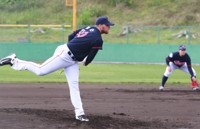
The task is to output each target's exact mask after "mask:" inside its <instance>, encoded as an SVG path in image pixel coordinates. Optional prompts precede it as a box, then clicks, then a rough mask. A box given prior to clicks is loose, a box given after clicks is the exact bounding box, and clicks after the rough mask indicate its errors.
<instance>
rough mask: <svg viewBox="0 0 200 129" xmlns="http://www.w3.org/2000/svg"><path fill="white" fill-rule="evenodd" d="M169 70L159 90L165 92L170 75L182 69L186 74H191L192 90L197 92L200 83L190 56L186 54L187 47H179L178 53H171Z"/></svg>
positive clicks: (167, 59)
mask: <svg viewBox="0 0 200 129" xmlns="http://www.w3.org/2000/svg"><path fill="white" fill-rule="evenodd" d="M166 64H167V68H166V70H165V73H164V75H163V78H162V84H161V86H160V87H159V90H164V86H165V83H166V82H167V79H168V77H169V75H170V74H171V73H172V72H173V71H174V70H176V69H180V70H182V71H184V72H186V73H189V74H190V76H191V81H192V89H193V90H197V89H198V88H199V87H198V83H197V80H196V72H195V70H194V69H193V68H192V64H191V59H190V56H189V55H188V54H187V53H186V47H185V46H184V45H180V46H179V51H178V52H173V53H170V54H169V56H167V58H166Z"/></svg>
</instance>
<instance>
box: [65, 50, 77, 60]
mask: <svg viewBox="0 0 200 129" xmlns="http://www.w3.org/2000/svg"><path fill="white" fill-rule="evenodd" d="M67 53H68V55H69V56H70V57H71V58H72V60H74V61H77V60H76V58H75V56H74V55H73V54H72V52H70V51H68V52H67Z"/></svg>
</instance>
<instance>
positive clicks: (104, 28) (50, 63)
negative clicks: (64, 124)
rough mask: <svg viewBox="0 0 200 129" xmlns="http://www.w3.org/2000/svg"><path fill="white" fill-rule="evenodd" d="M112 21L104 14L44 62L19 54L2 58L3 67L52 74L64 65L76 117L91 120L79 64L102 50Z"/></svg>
mask: <svg viewBox="0 0 200 129" xmlns="http://www.w3.org/2000/svg"><path fill="white" fill-rule="evenodd" d="M113 25H114V24H113V23H111V22H110V21H109V20H108V18H107V17H105V16H101V17H98V18H97V20H96V26H88V27H85V28H82V29H79V30H77V31H74V32H73V33H72V34H70V35H69V41H68V43H67V44H63V45H60V46H58V47H57V48H56V50H55V52H54V54H53V56H52V57H51V58H49V59H48V60H46V61H45V62H44V63H42V64H36V63H34V62H29V61H24V60H21V59H18V58H16V55H15V54H12V55H10V56H7V57H5V58H3V59H1V60H0V66H3V65H8V64H10V65H11V68H13V69H14V70H28V71H30V72H33V73H35V74H36V75H38V76H43V75H46V74H49V73H52V72H54V71H56V70H59V69H61V68H64V72H65V75H66V78H67V80H68V85H69V90H70V98H71V102H72V104H73V106H74V109H75V118H76V119H77V120H80V121H89V119H88V118H87V117H86V116H85V113H84V110H83V106H82V101H81V97H80V91H79V83H78V81H79V65H78V62H80V61H82V62H83V65H84V66H87V65H88V64H89V63H91V61H92V60H93V59H94V57H95V55H96V54H97V52H98V50H99V49H102V45H103V40H102V37H101V34H108V33H109V30H110V26H113Z"/></svg>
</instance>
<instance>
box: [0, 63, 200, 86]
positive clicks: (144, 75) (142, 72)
mask: <svg viewBox="0 0 200 129" xmlns="http://www.w3.org/2000/svg"><path fill="white" fill-rule="evenodd" d="M165 67H166V66H165V65H152V64H90V65H89V66H87V67H84V66H82V65H81V64H80V82H81V83H151V84H154V83H155V84H156V85H159V83H160V82H161V78H162V75H163V73H164V71H165ZM194 69H195V70H196V72H197V75H198V73H199V71H200V68H199V67H198V66H194ZM197 77H198V76H197ZM0 82H1V83H63V82H66V79H65V74H64V72H63V70H58V71H56V72H54V73H51V74H49V75H45V76H36V75H34V74H33V73H30V72H29V71H14V70H12V69H11V68H10V67H9V66H4V67H0ZM168 83H172V84H179V83H184V84H190V76H189V75H188V74H186V73H183V72H182V71H180V70H176V71H174V73H173V74H172V75H171V77H170V78H169V80H168Z"/></svg>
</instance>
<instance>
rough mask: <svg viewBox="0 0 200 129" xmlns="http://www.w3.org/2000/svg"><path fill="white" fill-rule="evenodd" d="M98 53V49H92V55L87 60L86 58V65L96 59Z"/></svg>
mask: <svg viewBox="0 0 200 129" xmlns="http://www.w3.org/2000/svg"><path fill="white" fill-rule="evenodd" d="M97 52H98V49H91V51H90V53H89V54H88V56H87V58H86V62H85V65H86V66H87V65H88V64H89V63H91V61H92V60H93V59H94V57H95V56H96V54H97Z"/></svg>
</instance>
